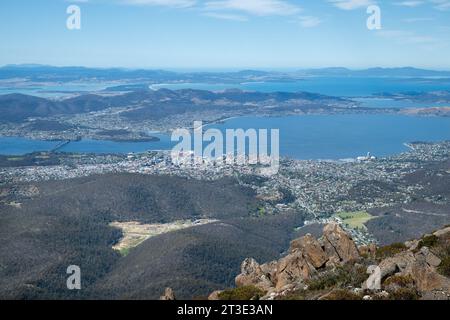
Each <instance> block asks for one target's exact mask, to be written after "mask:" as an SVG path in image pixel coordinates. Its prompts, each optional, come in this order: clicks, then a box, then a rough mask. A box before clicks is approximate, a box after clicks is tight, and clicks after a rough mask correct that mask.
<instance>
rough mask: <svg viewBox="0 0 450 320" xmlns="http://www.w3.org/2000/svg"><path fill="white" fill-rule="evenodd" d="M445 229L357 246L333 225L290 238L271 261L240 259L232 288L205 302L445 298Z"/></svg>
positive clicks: (449, 255) (448, 237) (449, 295)
mask: <svg viewBox="0 0 450 320" xmlns="http://www.w3.org/2000/svg"><path fill="white" fill-rule="evenodd" d="M449 269H450V227H446V228H444V229H441V230H438V231H436V232H434V233H433V234H428V235H425V236H423V237H422V238H421V239H416V240H412V241H407V242H405V243H394V244H391V245H389V246H385V247H377V246H375V245H374V244H373V245H369V246H360V247H357V246H356V244H355V242H354V241H353V239H352V238H351V236H350V235H349V234H347V233H346V232H345V231H344V230H343V229H342V228H341V227H340V225H339V224H337V223H331V224H328V225H326V226H325V227H324V229H323V235H322V237H320V238H319V239H316V238H314V237H313V236H312V235H310V234H307V235H305V236H303V237H301V238H299V239H296V240H294V241H292V242H291V245H290V248H289V251H288V253H287V254H286V255H285V256H284V257H282V258H281V259H279V260H277V261H271V262H268V263H264V264H259V263H258V262H257V261H256V260H255V259H253V258H247V259H245V260H244V261H243V262H242V265H241V273H240V274H239V275H238V276H237V277H236V280H235V282H236V288H234V289H229V290H224V291H215V292H213V293H212V294H211V295H210V296H209V299H210V300H226V299H243V300H246V299H264V300H273V299H298V300H348V299H352V300H357V299H361V300H415V299H446V300H448V299H450V278H449V276H450V273H449V271H450V270H449Z"/></svg>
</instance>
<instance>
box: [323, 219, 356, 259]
mask: <svg viewBox="0 0 450 320" xmlns="http://www.w3.org/2000/svg"><path fill="white" fill-rule="evenodd" d="M323 242H324V247H325V252H326V253H327V256H328V257H330V260H331V261H333V262H336V261H337V262H339V263H347V262H350V261H356V260H358V259H359V258H360V255H359V252H358V248H357V247H356V244H355V243H354V242H353V240H352V238H350V236H349V235H348V234H347V233H346V232H345V231H344V230H342V228H341V227H340V226H339V225H338V224H337V223H330V224H327V225H326V226H325V227H324V229H323Z"/></svg>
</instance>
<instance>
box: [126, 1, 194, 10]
mask: <svg viewBox="0 0 450 320" xmlns="http://www.w3.org/2000/svg"><path fill="white" fill-rule="evenodd" d="M123 3H126V4H133V5H150V6H164V7H173V8H189V7H192V6H194V5H195V4H196V3H197V1H196V0H123Z"/></svg>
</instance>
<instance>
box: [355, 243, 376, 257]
mask: <svg viewBox="0 0 450 320" xmlns="http://www.w3.org/2000/svg"><path fill="white" fill-rule="evenodd" d="M358 252H359V254H360V255H361V256H363V257H364V258H372V259H373V258H375V256H376V254H377V245H376V244H375V243H372V244H369V245H363V246H359V247H358Z"/></svg>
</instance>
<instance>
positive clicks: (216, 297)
mask: <svg viewBox="0 0 450 320" xmlns="http://www.w3.org/2000/svg"><path fill="white" fill-rule="evenodd" d="M222 292H223V291H222V290H216V291H213V292H212V293H211V294H210V295H209V296H208V300H209V301H217V300H220V297H219V295H220V294H221V293H222Z"/></svg>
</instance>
